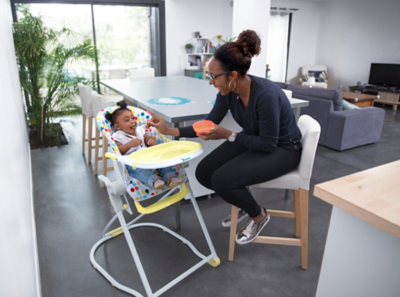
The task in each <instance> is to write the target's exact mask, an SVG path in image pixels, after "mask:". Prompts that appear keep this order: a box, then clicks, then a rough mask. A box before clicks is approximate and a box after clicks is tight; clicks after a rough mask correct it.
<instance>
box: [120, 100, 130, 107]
mask: <svg viewBox="0 0 400 297" xmlns="http://www.w3.org/2000/svg"><path fill="white" fill-rule="evenodd" d="M117 105H118V106H119V107H120V108H126V107H127V106H128V105H127V104H126V103H125V101H124V100H121V101H118V102H117Z"/></svg>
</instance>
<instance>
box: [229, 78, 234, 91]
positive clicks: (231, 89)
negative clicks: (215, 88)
mask: <svg viewBox="0 0 400 297" xmlns="http://www.w3.org/2000/svg"><path fill="white" fill-rule="evenodd" d="M232 81H233V82H234V83H235V85H234V87H233V89H232V88H231V83H232ZM228 88H229V90H230V91H231V92H233V91H234V90H235V89H236V81H234V80H231V81H230V82H229V85H228Z"/></svg>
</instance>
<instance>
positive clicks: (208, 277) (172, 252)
mask: <svg viewBox="0 0 400 297" xmlns="http://www.w3.org/2000/svg"><path fill="white" fill-rule="evenodd" d="M385 111H386V116H385V123H384V127H383V132H382V138H381V140H380V142H378V143H376V144H371V145H366V146H362V147H358V148H354V149H351V150H347V151H343V152H337V151H334V150H331V149H328V148H325V147H322V146H319V147H318V151H317V155H316V159H315V164H314V170H313V177H312V179H311V189H313V187H314V185H315V184H318V183H321V182H324V181H327V180H331V179H334V178H337V177H341V176H344V175H348V174H351V173H355V172H358V171H361V170H365V169H368V168H372V167H375V166H378V165H382V164H385V163H388V162H392V161H395V160H398V159H400V137H399V136H400V132H399V131H400V112H399V111H398V112H397V113H396V112H394V111H393V110H391V109H390V108H385ZM81 124H82V123H81V117H72V118H68V119H66V121H63V126H64V129H65V131H66V134H67V138H68V140H69V144H68V145H65V146H62V147H53V148H46V149H37V150H33V151H32V168H33V186H34V207H35V217H36V227H37V236H38V251H39V264H40V276H41V285H42V293H43V297H54V296H57V297H70V296H129V295H128V294H126V293H124V292H122V291H119V290H117V289H115V288H113V287H112V286H111V285H110V283H109V282H108V281H106V280H105V279H104V278H103V277H102V276H101V275H100V274H99V273H98V272H97V271H96V270H94V269H93V268H92V266H91V264H90V262H89V251H90V249H91V247H92V246H93V244H94V243H95V242H96V241H97V240H99V239H100V238H101V233H102V230H103V228H104V227H105V225H106V224H107V222H108V221H109V220H110V219H111V217H112V216H113V211H112V208H111V206H110V203H109V200H108V197H107V191H106V190H105V189H104V188H101V186H100V183H99V181H98V179H97V177H96V176H95V175H94V172H93V168H92V166H90V165H88V164H87V159H86V157H85V156H83V155H82V151H81ZM93 160H94V157H93ZM100 166H101V164H100ZM109 175H111V173H109ZM253 193H254V196H255V197H256V199H257V201H259V203H260V204H261V205H264V206H267V207H268V208H271V209H281V210H292V209H293V203H292V202H293V200H292V198H291V195H290V199H289V200H284V199H283V197H284V191H283V190H263V189H254V190H253ZM198 203H199V207H200V209H201V211H202V214H203V217H204V220H205V223H206V225H207V227H208V230H209V232H210V236H211V238H212V240H213V242H214V246H215V249H216V251H217V254H218V256H219V257H220V259H221V262H222V263H221V265H220V266H219V267H218V268H212V267H211V266H208V265H206V266H203V267H201V268H200V269H199V270H197V271H196V272H194V273H193V274H191V275H190V276H189V277H187V278H186V279H185V280H183V281H182V282H180V283H179V284H177V285H176V286H174V287H173V288H172V289H170V290H168V291H167V292H166V293H164V294H163V295H162V296H174V297H180V296H182V297H183V296H193V297H197V296H201V297H204V296H246V297H247V296H272V297H275V296H276V297H284V296H290V297H291V296H297V297H301V296H304V297H310V296H314V295H315V291H316V288H317V283H318V277H319V272H320V267H321V262H322V257H323V251H324V245H325V239H326V235H327V230H328V225H329V218H330V213H331V206H330V205H328V204H327V203H325V202H323V201H321V200H320V199H318V198H316V197H314V196H313V195H312V191H310V205H309V264H308V270H302V269H301V256H300V248H299V247H289V246H276V245H259V244H250V245H246V246H236V253H235V261H234V262H229V261H228V260H227V258H228V237H229V229H228V228H223V227H222V226H221V220H222V219H223V218H224V217H225V216H226V215H227V214H228V213H229V211H230V207H229V205H227V204H226V203H225V202H224V201H222V199H220V198H219V197H218V196H216V195H213V196H212V198H211V199H208V198H206V197H204V198H199V199H198ZM132 206H133V204H132ZM181 217H182V230H181V231H180V234H181V235H183V236H186V237H187V238H188V239H189V240H190V241H191V242H192V243H193V244H194V245H195V246H196V247H197V248H198V249H199V251H200V252H202V253H204V254H207V255H208V253H209V251H208V248H207V245H206V242H205V239H204V236H203V234H202V232H201V230H200V225H199V224H198V221H197V219H196V217H195V213H194V210H193V207H192V205H191V203H189V202H187V201H183V202H181ZM126 218H127V219H129V218H128V216H127V217H126ZM145 221H154V222H158V223H161V224H165V225H166V226H167V227H169V228H171V229H172V228H173V226H174V208H173V207H171V208H169V209H165V210H163V211H161V212H158V213H155V214H152V215H149V216H148V218H146V219H145ZM114 225H115V227H116V226H117V224H114ZM240 225H242V224H240ZM131 234H132V237H133V239H134V241H135V244H136V245H137V249H138V251H139V255H140V257H141V259H142V262H143V265H144V268H145V271H146V272H147V275H148V278H149V281H150V284H151V286H152V288H153V291H156V290H158V289H159V288H161V287H162V286H164V285H165V284H166V283H168V282H169V281H171V280H172V279H173V278H174V277H176V276H177V275H179V274H180V273H182V272H183V271H185V270H186V269H188V268H189V267H190V266H191V265H193V264H194V263H195V262H196V261H197V259H198V258H197V257H195V256H194V255H193V254H192V252H191V251H190V250H189V249H188V248H187V247H186V246H185V245H183V244H182V243H180V242H179V241H177V240H175V239H174V238H172V237H171V236H168V235H166V234H165V233H163V232H162V231H159V230H156V229H152V228H140V229H135V230H134V231H131ZM262 234H263V235H272V236H293V222H292V220H290V219H284V218H275V217H274V218H272V219H271V221H270V223H269V224H268V226H267V227H266V228H265V229H264V230H263V232H262ZM96 258H97V260H98V262H99V263H100V264H101V265H103V267H104V268H105V269H107V270H108V271H109V272H110V273H111V274H112V275H113V276H114V278H116V279H117V280H119V281H120V282H121V283H122V284H124V285H127V286H130V287H133V288H134V289H135V290H137V291H139V292H141V293H142V294H144V293H145V292H144V288H143V286H142V284H141V282H140V279H139V276H138V273H137V270H136V268H135V266H134V263H133V260H132V258H131V256H130V253H129V250H128V247H127V244H126V241H125V238H124V236H118V237H117V238H115V239H113V240H112V241H110V242H108V243H106V244H105V245H103V246H102V247H101V248H99V249H98V251H97V253H96Z"/></svg>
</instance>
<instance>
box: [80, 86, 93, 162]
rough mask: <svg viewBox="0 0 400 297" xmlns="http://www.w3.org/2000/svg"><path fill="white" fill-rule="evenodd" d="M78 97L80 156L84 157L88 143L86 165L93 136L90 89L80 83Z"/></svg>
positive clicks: (89, 156)
mask: <svg viewBox="0 0 400 297" xmlns="http://www.w3.org/2000/svg"><path fill="white" fill-rule="evenodd" d="M78 89H79V97H80V98H81V106H82V155H85V142H87V143H88V158H87V161H88V164H90V163H91V162H92V140H93V138H92V135H93V131H92V129H93V116H94V114H93V108H92V98H91V95H90V92H91V91H92V89H91V88H90V87H88V86H85V85H83V84H81V83H78ZM86 120H87V122H88V131H87V134H88V138H86Z"/></svg>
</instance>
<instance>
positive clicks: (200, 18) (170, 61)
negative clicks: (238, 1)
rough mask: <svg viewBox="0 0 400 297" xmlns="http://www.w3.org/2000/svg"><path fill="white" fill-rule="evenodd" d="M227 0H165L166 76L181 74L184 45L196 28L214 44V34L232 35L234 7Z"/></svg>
mask: <svg viewBox="0 0 400 297" xmlns="http://www.w3.org/2000/svg"><path fill="white" fill-rule="evenodd" d="M229 3H230V1H229V0H202V1H199V0H166V1H165V13H166V16H165V18H166V21H165V22H166V24H165V26H166V39H167V42H166V43H167V44H166V48H167V75H183V74H184V72H183V69H184V67H185V66H186V65H185V63H184V61H185V57H186V54H185V48H184V47H185V44H186V43H189V42H190V43H194V37H193V32H196V31H199V32H200V34H201V35H202V36H207V37H208V38H209V39H211V41H212V42H213V44H216V43H215V42H216V41H217V39H216V37H217V35H223V38H226V37H228V38H230V37H232V36H231V34H232V13H233V8H232V7H231V6H230V4H229Z"/></svg>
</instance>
